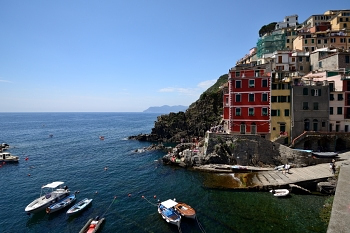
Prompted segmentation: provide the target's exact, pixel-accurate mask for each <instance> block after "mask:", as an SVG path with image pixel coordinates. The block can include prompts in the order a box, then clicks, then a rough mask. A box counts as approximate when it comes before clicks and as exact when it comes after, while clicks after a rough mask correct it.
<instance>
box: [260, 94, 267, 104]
mask: <svg viewBox="0 0 350 233" xmlns="http://www.w3.org/2000/svg"><path fill="white" fill-rule="evenodd" d="M267 97H268V95H267V93H262V94H261V100H262V101H263V102H266V101H268V100H267Z"/></svg>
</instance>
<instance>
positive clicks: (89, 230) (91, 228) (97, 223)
mask: <svg viewBox="0 0 350 233" xmlns="http://www.w3.org/2000/svg"><path fill="white" fill-rule="evenodd" d="M104 220H105V218H101V219H100V217H98V216H97V217H96V218H95V219H92V218H90V219H89V220H88V221H87V222H86V223H85V225H84V227H83V228H82V229H81V230H80V231H79V233H95V232H97V231H98V230H99V229H100V228H101V225H102V223H103V222H104Z"/></svg>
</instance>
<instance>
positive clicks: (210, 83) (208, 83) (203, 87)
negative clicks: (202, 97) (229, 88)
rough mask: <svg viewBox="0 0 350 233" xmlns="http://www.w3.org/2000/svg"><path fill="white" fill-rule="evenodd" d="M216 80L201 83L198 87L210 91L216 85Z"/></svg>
mask: <svg viewBox="0 0 350 233" xmlns="http://www.w3.org/2000/svg"><path fill="white" fill-rule="evenodd" d="M216 81H217V80H216V79H212V80H207V81H203V82H200V83H199V84H198V85H197V86H198V87H199V88H201V89H205V90H206V89H208V88H209V87H211V86H213V85H214V83H216Z"/></svg>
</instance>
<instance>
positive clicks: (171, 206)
mask: <svg viewBox="0 0 350 233" xmlns="http://www.w3.org/2000/svg"><path fill="white" fill-rule="evenodd" d="M177 204H178V203H177V202H176V201H174V200H171V199H169V200H166V201H163V202H160V203H158V213H159V214H160V215H161V216H162V217H163V219H164V220H165V221H166V222H167V223H171V224H174V225H176V226H178V227H180V223H181V215H180V214H179V213H177V212H176V210H175V206H176V205H177Z"/></svg>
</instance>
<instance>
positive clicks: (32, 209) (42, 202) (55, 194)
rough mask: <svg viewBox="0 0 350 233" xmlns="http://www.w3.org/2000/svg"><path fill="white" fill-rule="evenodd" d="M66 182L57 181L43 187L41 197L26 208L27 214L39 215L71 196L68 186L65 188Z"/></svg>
mask: <svg viewBox="0 0 350 233" xmlns="http://www.w3.org/2000/svg"><path fill="white" fill-rule="evenodd" d="M63 184H64V182H62V181H55V182H52V183H49V184H47V185H44V186H42V187H41V192H40V197H38V198H37V199H35V200H34V201H32V202H31V203H30V204H29V205H27V207H26V208H25V212H26V213H27V214H31V213H37V212H39V211H41V210H45V209H46V208H47V207H49V206H50V205H52V204H53V203H56V202H58V201H59V200H61V199H62V198H65V197H66V196H68V195H69V193H70V191H69V190H68V187H67V186H64V187H63Z"/></svg>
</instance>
